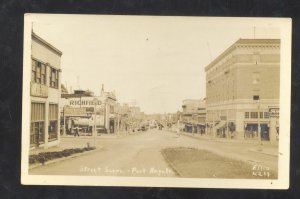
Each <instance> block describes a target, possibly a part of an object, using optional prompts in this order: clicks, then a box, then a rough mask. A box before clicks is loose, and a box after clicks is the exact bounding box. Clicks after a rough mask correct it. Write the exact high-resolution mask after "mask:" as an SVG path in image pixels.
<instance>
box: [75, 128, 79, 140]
mask: <svg viewBox="0 0 300 199" xmlns="http://www.w3.org/2000/svg"><path fill="white" fill-rule="evenodd" d="M76 135H77V136H78V137H79V132H78V126H77V127H76V128H75V134H74V137H76Z"/></svg>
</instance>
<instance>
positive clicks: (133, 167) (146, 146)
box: [29, 129, 278, 177]
mask: <svg viewBox="0 0 300 199" xmlns="http://www.w3.org/2000/svg"><path fill="white" fill-rule="evenodd" d="M67 139H74V140H75V139H77V140H78V139H85V140H84V142H86V141H88V139H86V138H67ZM90 142H91V143H92V139H91V141H90ZM96 145H97V146H99V147H100V146H102V147H103V149H102V150H99V151H95V152H92V153H90V154H86V155H83V156H80V157H76V158H72V159H68V160H65V161H61V162H58V163H54V164H49V165H45V166H41V167H38V168H35V169H32V170H30V171H29V174H31V175H33V174H38V175H96V176H148V177H179V176H178V174H177V173H176V172H175V171H174V170H173V169H172V168H171V166H170V165H169V164H168V163H167V161H166V160H165V159H164V157H163V156H162V154H161V150H162V149H164V148H168V147H193V148H198V149H205V150H208V151H211V152H213V153H216V154H218V155H221V156H224V157H228V158H233V159H236V160H242V161H244V162H248V163H250V164H252V165H261V166H264V167H269V168H270V169H271V170H273V171H276V172H277V168H278V157H277V156H270V155H266V154H261V153H254V152H251V151H249V149H253V148H255V147H257V146H256V145H255V144H253V143H242V142H234V143H233V142H230V141H228V142H217V141H213V140H212V141H210V140H205V139H202V140H201V139H195V138H193V137H190V136H184V135H181V136H178V135H177V134H176V133H173V132H170V131H166V130H157V129H153V130H149V131H145V132H138V133H136V134H132V135H128V136H125V137H121V138H107V139H103V138H101V137H98V138H97V140H96ZM237 169H238V168H237Z"/></svg>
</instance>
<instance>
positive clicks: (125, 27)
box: [32, 15, 280, 114]
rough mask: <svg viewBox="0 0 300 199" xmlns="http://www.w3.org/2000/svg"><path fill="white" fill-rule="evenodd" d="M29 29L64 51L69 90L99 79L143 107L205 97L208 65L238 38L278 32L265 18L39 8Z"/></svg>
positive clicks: (161, 109)
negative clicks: (81, 12) (72, 12)
mask: <svg viewBox="0 0 300 199" xmlns="http://www.w3.org/2000/svg"><path fill="white" fill-rule="evenodd" d="M254 27H255V28H254ZM32 29H33V31H34V32H35V33H36V34H38V35H39V36H40V37H42V38H43V39H45V40H46V41H47V42H49V43H51V44H52V45H53V46H55V47H56V48H58V49H59V50H60V51H62V52H63V55H62V58H61V69H62V83H63V84H64V85H66V86H67V88H68V90H70V87H72V89H73V90H75V89H79V88H80V89H89V90H91V91H93V92H94V93H95V95H99V94H100V90H101V85H102V84H104V89H105V90H106V91H115V93H116V95H117V99H118V102H120V103H127V102H132V101H135V102H136V105H138V106H140V107H141V110H142V111H144V112H145V113H148V114H150V113H174V112H176V111H178V110H181V105H182V100H184V99H202V98H205V70H204V68H205V66H207V65H208V64H209V63H210V62H211V61H212V60H213V59H215V58H216V57H217V56H218V55H220V54H221V53H222V52H223V51H224V50H226V49H227V48H228V47H229V46H231V45H232V44H233V43H234V42H236V41H237V40H238V39H239V38H251V39H253V38H254V37H255V38H269V39H273V38H276V39H278V38H280V29H279V28H278V27H277V25H276V20H275V19H270V18H269V19H266V18H265V19H254V18H252V19H249V18H244V19H241V18H239V19H237V18H204V17H154V16H112V15H110V16H109V15H39V17H37V18H35V19H34V20H33V23H32Z"/></svg>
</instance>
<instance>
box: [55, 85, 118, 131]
mask: <svg viewBox="0 0 300 199" xmlns="http://www.w3.org/2000/svg"><path fill="white" fill-rule="evenodd" d="M61 97H62V98H61V107H60V111H61V123H62V125H63V128H62V130H61V131H62V132H61V133H62V134H63V135H66V134H73V133H74V128H78V129H79V132H80V133H84V134H85V135H92V134H93V132H98V133H115V132H116V130H117V124H118V123H117V122H118V121H117V119H118V118H117V114H116V111H115V109H116V106H117V102H116V101H117V100H116V96H115V94H114V93H112V92H105V91H104V89H103V86H102V90H101V95H100V96H94V93H93V92H91V91H89V90H87V91H84V90H75V91H74V93H71V94H62V96H61ZM95 129H96V131H95Z"/></svg>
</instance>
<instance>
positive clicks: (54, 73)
mask: <svg viewBox="0 0 300 199" xmlns="http://www.w3.org/2000/svg"><path fill="white" fill-rule="evenodd" d="M50 87H52V88H58V70H56V69H55V68H50Z"/></svg>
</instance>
